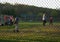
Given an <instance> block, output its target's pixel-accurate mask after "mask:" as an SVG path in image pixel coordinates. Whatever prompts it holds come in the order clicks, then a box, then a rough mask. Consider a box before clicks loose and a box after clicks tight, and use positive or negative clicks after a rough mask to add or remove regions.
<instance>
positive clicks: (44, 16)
mask: <svg viewBox="0 0 60 42" xmlns="http://www.w3.org/2000/svg"><path fill="white" fill-rule="evenodd" d="M42 20H43V26H45V25H46V15H45V14H43V18H42Z"/></svg>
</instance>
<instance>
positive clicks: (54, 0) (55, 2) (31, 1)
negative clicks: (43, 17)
mask: <svg viewBox="0 0 60 42" xmlns="http://www.w3.org/2000/svg"><path fill="white" fill-rule="evenodd" d="M6 2H8V3H11V4H15V3H18V4H25V5H34V6H37V7H44V8H52V9H56V8H57V9H59V8H60V0H0V3H6Z"/></svg>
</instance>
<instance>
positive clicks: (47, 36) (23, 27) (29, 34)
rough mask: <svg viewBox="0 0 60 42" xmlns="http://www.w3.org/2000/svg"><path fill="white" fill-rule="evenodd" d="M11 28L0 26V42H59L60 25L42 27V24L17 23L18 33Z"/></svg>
mask: <svg viewBox="0 0 60 42" xmlns="http://www.w3.org/2000/svg"><path fill="white" fill-rule="evenodd" d="M13 30H14V25H13V26H0V42H60V23H54V24H53V25H48V23H47V25H46V26H43V25H42V23H37V22H36V23H31V22H30V23H29V22H23V23H19V32H18V33H16V32H13Z"/></svg>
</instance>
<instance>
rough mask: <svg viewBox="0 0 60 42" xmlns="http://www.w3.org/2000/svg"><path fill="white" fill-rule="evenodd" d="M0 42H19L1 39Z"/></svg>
mask: <svg viewBox="0 0 60 42" xmlns="http://www.w3.org/2000/svg"><path fill="white" fill-rule="evenodd" d="M0 42H19V41H17V40H3V39H0Z"/></svg>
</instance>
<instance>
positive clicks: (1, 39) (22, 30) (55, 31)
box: [0, 0, 60, 42]
mask: <svg viewBox="0 0 60 42" xmlns="http://www.w3.org/2000/svg"><path fill="white" fill-rule="evenodd" d="M47 1H49V0H47ZM52 1H53V0H52ZM55 1H57V0H55ZM58 1H59V0H58ZM37 2H38V0H37ZM42 2H43V1H42ZM59 2H60V1H59ZM45 4H46V7H49V6H47V4H49V3H47V2H46V3H45ZM55 4H56V5H55V7H58V6H57V4H58V3H56V2H55ZM42 6H43V4H42ZM57 19H58V18H57ZM42 24H43V23H42V22H19V26H18V27H19V32H14V29H15V25H14V24H13V25H12V26H9V25H6V26H0V42H60V23H59V22H56V23H54V22H53V25H49V22H48V23H47V24H46V26H43V25H42Z"/></svg>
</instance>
